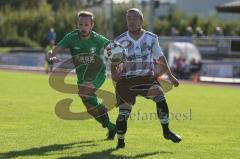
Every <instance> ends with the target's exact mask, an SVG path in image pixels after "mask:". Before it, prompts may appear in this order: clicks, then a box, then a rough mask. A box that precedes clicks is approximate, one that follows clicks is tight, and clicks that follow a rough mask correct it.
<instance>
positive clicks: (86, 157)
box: [58, 148, 173, 159]
mask: <svg viewBox="0 0 240 159" xmlns="http://www.w3.org/2000/svg"><path fill="white" fill-rule="evenodd" d="M113 151H116V149H113V148H111V149H107V150H103V151H100V152H92V153H86V154H81V155H79V156H69V157H60V158H58V159H106V158H107V159H137V158H145V157H148V156H154V155H160V154H173V153H172V152H167V151H159V152H151V153H142V154H139V155H135V156H125V155H115V154H112V152H113Z"/></svg>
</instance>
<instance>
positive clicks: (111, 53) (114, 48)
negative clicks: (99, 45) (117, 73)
mask: <svg viewBox="0 0 240 159" xmlns="http://www.w3.org/2000/svg"><path fill="white" fill-rule="evenodd" d="M126 53H127V50H126V48H124V47H123V46H122V45H121V44H120V43H118V42H116V41H114V42H111V43H110V44H108V46H107V47H106V48H105V49H104V58H105V60H106V61H107V62H111V63H115V64H120V63H122V62H123V61H124V59H125V57H126Z"/></svg>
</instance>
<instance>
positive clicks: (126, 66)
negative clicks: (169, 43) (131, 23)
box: [115, 31, 163, 76]
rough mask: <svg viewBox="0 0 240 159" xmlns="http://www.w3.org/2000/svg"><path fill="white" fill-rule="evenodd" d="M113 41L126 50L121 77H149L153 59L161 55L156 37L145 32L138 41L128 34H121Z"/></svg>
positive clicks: (152, 67)
mask: <svg viewBox="0 0 240 159" xmlns="http://www.w3.org/2000/svg"><path fill="white" fill-rule="evenodd" d="M115 40H116V41H118V42H119V43H120V44H122V45H123V46H124V47H125V48H126V49H127V55H126V61H125V62H124V63H123V71H122V75H123V76H129V75H134V76H146V75H151V74H152V72H153V69H154V61H153V59H159V57H161V56H162V55H163V52H162V50H161V48H160V46H159V42H158V37H157V35H155V34H153V33H151V32H148V31H145V32H144V33H143V35H142V36H141V37H140V38H139V39H138V40H134V39H133V38H131V37H130V35H129V34H128V32H125V33H123V34H121V35H120V36H119V37H117V38H116V39H115Z"/></svg>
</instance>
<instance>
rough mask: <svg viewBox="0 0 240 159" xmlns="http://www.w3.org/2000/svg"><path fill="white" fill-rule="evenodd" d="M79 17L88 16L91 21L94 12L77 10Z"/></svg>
mask: <svg viewBox="0 0 240 159" xmlns="http://www.w3.org/2000/svg"><path fill="white" fill-rule="evenodd" d="M80 17H90V18H91V20H92V21H93V20H94V14H93V13H92V12H89V11H80V12H78V18H80Z"/></svg>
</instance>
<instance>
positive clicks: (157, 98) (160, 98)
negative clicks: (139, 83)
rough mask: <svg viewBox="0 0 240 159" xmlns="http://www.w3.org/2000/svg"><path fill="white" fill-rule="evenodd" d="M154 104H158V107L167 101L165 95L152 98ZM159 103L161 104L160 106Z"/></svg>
mask: <svg viewBox="0 0 240 159" xmlns="http://www.w3.org/2000/svg"><path fill="white" fill-rule="evenodd" d="M150 98H151V99H152V100H153V101H154V102H156V103H157V105H159V104H160V103H162V102H164V101H166V99H165V97H164V95H157V96H152V97H150ZM158 103H159V104H158Z"/></svg>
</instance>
